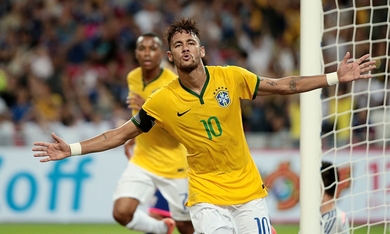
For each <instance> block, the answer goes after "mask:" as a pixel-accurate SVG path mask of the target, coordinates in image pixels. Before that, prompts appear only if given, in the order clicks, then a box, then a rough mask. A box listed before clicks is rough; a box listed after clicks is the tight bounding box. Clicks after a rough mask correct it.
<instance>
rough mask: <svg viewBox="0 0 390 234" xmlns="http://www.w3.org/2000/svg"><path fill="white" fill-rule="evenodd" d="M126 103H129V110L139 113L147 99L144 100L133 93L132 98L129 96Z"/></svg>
mask: <svg viewBox="0 0 390 234" xmlns="http://www.w3.org/2000/svg"><path fill="white" fill-rule="evenodd" d="M126 103H127V108H130V109H133V110H137V111H138V110H140V109H141V107H142V105H143V104H144V103H145V99H143V98H142V97H141V96H140V95H138V94H136V93H131V94H130V96H127V98H126Z"/></svg>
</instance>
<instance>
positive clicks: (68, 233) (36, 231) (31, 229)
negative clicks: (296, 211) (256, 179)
mask: <svg viewBox="0 0 390 234" xmlns="http://www.w3.org/2000/svg"><path fill="white" fill-rule="evenodd" d="M274 226H275V229H276V231H277V232H278V234H296V233H298V230H299V227H298V225H289V224H283V225H282V224H277V225H274ZM387 229H389V228H387ZM0 233H1V234H43V233H44V234H121V233H123V234H125V233H127V234H140V232H134V231H129V230H127V229H125V228H123V227H121V226H119V225H117V224H7V223H0ZM178 233H179V232H175V234H178ZM363 233H364V234H368V233H370V234H387V233H389V234H390V231H385V228H384V226H383V225H377V226H372V227H370V229H368V228H367V227H365V228H357V229H355V230H353V231H351V234H363Z"/></svg>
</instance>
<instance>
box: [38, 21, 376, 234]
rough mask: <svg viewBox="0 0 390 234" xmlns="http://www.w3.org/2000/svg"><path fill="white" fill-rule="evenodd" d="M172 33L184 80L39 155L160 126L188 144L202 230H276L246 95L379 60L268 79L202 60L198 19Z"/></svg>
mask: <svg viewBox="0 0 390 234" xmlns="http://www.w3.org/2000/svg"><path fill="white" fill-rule="evenodd" d="M166 39H167V42H168V45H169V51H168V52H167V55H168V58H169V60H170V61H172V62H173V63H174V64H175V66H176V68H177V72H178V76H179V78H178V79H175V80H173V81H172V82H171V83H169V84H168V85H167V86H165V87H163V88H161V89H160V90H159V91H157V92H154V93H153V94H152V95H151V96H150V97H149V98H148V100H146V102H145V104H144V105H143V106H142V108H141V109H140V111H139V112H138V113H137V114H136V115H135V116H133V117H132V119H131V120H130V121H128V122H126V123H125V124H123V125H122V126H120V127H118V128H116V129H112V130H109V131H106V132H104V133H102V134H100V135H98V136H96V137H94V138H91V139H88V140H84V141H81V142H77V143H73V144H67V143H66V142H65V141H64V140H63V139H61V138H59V137H58V136H57V135H55V134H54V133H53V134H52V137H53V138H54V140H55V141H56V142H55V143H46V142H35V143H34V145H35V147H34V148H33V151H39V152H38V153H35V154H34V156H35V157H45V158H44V159H41V160H40V161H41V162H48V161H53V160H59V159H63V158H67V157H69V156H72V155H80V154H88V153H91V152H100V151H104V150H108V149H111V148H113V147H116V146H119V145H120V144H123V143H125V142H126V141H127V140H128V139H130V138H134V137H136V136H138V135H139V134H141V133H143V132H148V131H149V130H151V129H153V126H154V125H157V126H159V127H161V128H163V129H164V130H165V131H167V132H168V133H169V134H170V135H171V136H173V137H174V138H176V139H177V140H178V141H180V142H181V143H182V144H183V145H184V146H185V147H186V148H187V151H188V155H187V162H188V166H189V170H188V172H187V174H188V176H189V177H188V180H189V196H188V202H187V206H189V209H190V213H191V220H192V223H193V225H194V228H195V232H196V233H207V234H209V233H221V234H227V233H267V234H268V233H271V226H270V220H269V215H268V208H267V204H266V202H265V197H266V196H267V189H266V188H265V187H264V185H263V182H262V179H261V176H260V174H259V172H258V169H257V168H256V165H255V163H254V162H253V159H252V157H251V155H250V151H249V149H248V146H247V143H246V140H245V137H244V132H243V127H242V120H241V110H240V104H239V103H240V99H254V98H255V97H256V96H264V95H271V94H281V95H287V94H296V93H302V92H306V91H310V90H313V89H317V88H321V87H326V86H329V85H334V84H336V83H338V82H350V81H353V80H356V79H367V78H371V77H372V76H371V75H369V74H366V72H368V71H370V70H372V69H374V68H375V65H374V64H375V61H372V60H369V61H365V60H366V59H368V58H369V55H364V56H362V57H361V58H359V59H357V60H356V61H355V62H353V63H348V59H349V57H350V54H349V53H347V54H346V55H345V57H344V59H343V61H342V62H341V63H340V66H339V69H338V71H337V72H335V73H330V74H323V75H314V76H305V77H303V76H289V77H283V78H277V79H276V78H266V77H260V76H258V75H256V74H253V73H252V72H249V71H247V70H245V69H244V68H240V67H236V66H225V67H221V66H204V64H203V62H202V57H204V56H205V53H206V51H205V48H204V46H202V45H201V41H200V38H199V30H198V28H197V27H196V23H195V21H194V20H192V19H179V20H176V21H175V22H173V23H172V24H171V25H170V26H169V28H168V29H167V33H166Z"/></svg>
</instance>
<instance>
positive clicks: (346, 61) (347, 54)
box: [341, 52, 350, 64]
mask: <svg viewBox="0 0 390 234" xmlns="http://www.w3.org/2000/svg"><path fill="white" fill-rule="evenodd" d="M349 56H350V53H349V52H347V53H346V54H345V56H344V58H343V61H341V64H347V63H348V59H349Z"/></svg>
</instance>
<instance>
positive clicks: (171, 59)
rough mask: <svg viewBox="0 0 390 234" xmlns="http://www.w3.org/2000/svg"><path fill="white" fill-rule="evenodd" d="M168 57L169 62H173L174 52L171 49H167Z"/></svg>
mask: <svg viewBox="0 0 390 234" xmlns="http://www.w3.org/2000/svg"><path fill="white" fill-rule="evenodd" d="M167 57H168V61H169V62H173V58H172V52H171V51H170V50H168V51H167Z"/></svg>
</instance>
